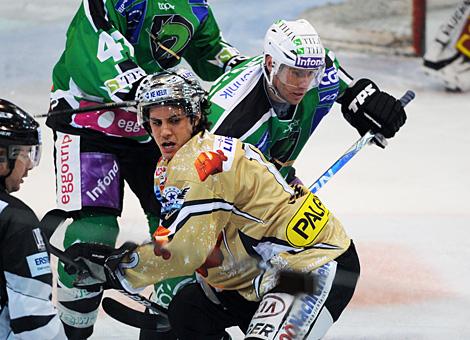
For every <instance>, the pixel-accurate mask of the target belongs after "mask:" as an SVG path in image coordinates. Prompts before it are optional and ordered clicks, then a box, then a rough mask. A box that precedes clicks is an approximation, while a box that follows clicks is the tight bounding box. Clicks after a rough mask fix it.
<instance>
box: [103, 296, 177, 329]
mask: <svg viewBox="0 0 470 340" xmlns="http://www.w3.org/2000/svg"><path fill="white" fill-rule="evenodd" d="M101 306H102V307H103V310H104V311H105V312H106V314H108V315H109V316H110V317H112V318H113V319H115V320H117V321H119V322H122V323H124V324H126V325H129V326H132V327H136V328H141V329H149V330H154V331H157V332H166V331H169V330H170V329H171V326H170V325H169V322H168V318H166V317H165V316H162V315H160V314H148V313H144V312H141V311H138V310H135V309H133V308H130V307H128V306H126V305H124V304H122V303H121V302H119V301H117V300H114V299H112V298H110V297H105V298H104V299H103V302H102V303H101Z"/></svg>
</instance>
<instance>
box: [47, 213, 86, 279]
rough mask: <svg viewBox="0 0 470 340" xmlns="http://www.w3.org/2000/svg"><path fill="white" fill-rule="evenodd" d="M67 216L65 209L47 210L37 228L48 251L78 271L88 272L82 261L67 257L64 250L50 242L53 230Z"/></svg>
mask: <svg viewBox="0 0 470 340" xmlns="http://www.w3.org/2000/svg"><path fill="white" fill-rule="evenodd" d="M67 218H69V214H68V213H67V212H66V211H64V210H61V209H52V210H50V211H48V212H47V213H46V214H45V215H44V217H43V218H42V219H41V222H39V229H40V230H41V231H42V233H43V235H44V236H45V241H44V242H45V243H46V248H47V250H48V251H49V253H51V254H52V255H54V256H56V257H57V258H58V259H59V260H60V261H61V262H62V263H64V264H67V265H70V266H72V267H74V268H76V269H77V270H78V271H82V272H88V271H89V270H88V268H87V267H86V265H85V264H84V263H83V262H81V261H78V262H77V261H74V260H73V259H71V258H69V257H68V256H67V255H66V254H65V252H64V251H62V250H60V249H59V248H57V247H55V246H54V245H53V244H52V243H51V237H52V235H54V232H55V231H56V230H57V228H58V227H60V226H61V225H62V223H63V222H64V221H65V220H66V219H67Z"/></svg>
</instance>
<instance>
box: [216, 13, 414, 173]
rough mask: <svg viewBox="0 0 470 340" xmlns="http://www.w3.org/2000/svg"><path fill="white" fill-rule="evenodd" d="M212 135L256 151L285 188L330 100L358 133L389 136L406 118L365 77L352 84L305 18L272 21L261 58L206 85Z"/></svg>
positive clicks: (385, 95)
mask: <svg viewBox="0 0 470 340" xmlns="http://www.w3.org/2000/svg"><path fill="white" fill-rule="evenodd" d="M209 98H210V100H211V102H212V103H213V105H212V108H211V114H210V115H209V120H210V121H211V122H212V123H213V125H212V130H211V132H213V133H216V134H219V135H224V136H231V137H237V138H240V139H241V140H242V141H244V142H247V143H251V144H253V145H255V146H257V147H258V148H259V149H260V150H261V151H262V152H263V154H264V155H265V156H266V158H267V159H268V160H269V161H271V162H272V163H274V164H275V165H276V167H277V168H278V169H279V170H280V172H281V173H282V174H283V175H284V176H286V177H287V180H288V182H291V181H295V180H297V178H296V177H295V170H294V168H293V167H292V165H293V163H294V161H295V160H296V159H297V157H298V155H299V153H300V151H301V150H302V148H303V147H304V146H305V144H306V143H307V141H308V139H309V137H310V136H311V135H312V133H313V132H314V131H315V129H316V128H317V126H318V124H319V123H320V121H321V120H322V119H323V117H324V116H325V115H326V114H328V112H329V111H330V110H331V107H332V106H333V104H334V103H335V102H338V103H340V104H341V110H342V112H343V114H344V117H345V118H346V120H347V121H349V123H350V124H351V125H352V126H354V127H355V128H356V129H357V130H358V131H359V133H360V134H361V135H363V134H364V133H366V132H367V131H368V130H369V129H372V130H374V131H377V132H380V133H382V134H383V135H384V136H385V137H386V138H390V137H393V136H394V135H395V133H396V132H397V131H398V130H399V128H400V127H401V126H402V125H403V124H404V122H405V119H406V114H405V111H404V109H403V107H402V106H401V104H400V102H399V101H398V100H397V99H395V98H394V97H393V96H391V95H389V94H388V93H385V92H383V91H380V89H379V88H378V87H377V85H376V84H374V83H373V82H372V81H371V80H369V79H359V80H357V81H353V79H352V78H351V77H350V76H349V75H348V74H346V72H345V71H344V70H343V69H342V68H341V67H340V64H339V62H338V60H337V59H336V57H335V54H334V53H333V52H332V51H330V50H328V49H326V48H324V47H323V45H322V43H321V41H320V37H319V36H318V34H317V32H316V31H315V29H314V28H313V27H312V25H310V23H308V22H307V21H306V20H297V21H284V20H280V21H277V22H276V23H274V24H273V25H272V26H271V27H270V28H269V30H268V31H267V33H266V36H265V41H264V54H263V55H260V56H256V57H253V58H251V59H249V60H247V61H246V62H244V63H242V64H240V65H238V66H237V67H235V68H233V69H232V70H231V71H230V72H228V73H227V74H225V75H224V76H222V77H221V78H219V79H218V80H217V82H216V83H215V84H214V85H213V87H212V89H211V92H210V97H209Z"/></svg>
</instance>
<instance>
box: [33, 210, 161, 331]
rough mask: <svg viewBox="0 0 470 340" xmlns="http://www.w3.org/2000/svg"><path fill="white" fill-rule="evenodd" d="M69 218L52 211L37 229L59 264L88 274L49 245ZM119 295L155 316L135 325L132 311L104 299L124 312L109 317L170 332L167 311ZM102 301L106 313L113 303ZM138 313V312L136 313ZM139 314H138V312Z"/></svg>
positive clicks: (139, 298)
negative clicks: (129, 314) (121, 308)
mask: <svg viewBox="0 0 470 340" xmlns="http://www.w3.org/2000/svg"><path fill="white" fill-rule="evenodd" d="M67 218H69V215H68V213H67V212H65V211H63V210H60V209H53V210H50V211H48V212H47V213H46V214H45V215H44V217H43V218H42V220H41V222H40V223H39V229H40V230H41V231H42V233H43V235H44V236H45V237H44V243H45V244H46V248H47V249H48V251H49V253H51V254H52V255H54V256H56V257H57V258H58V259H59V260H60V261H61V262H63V263H64V264H67V265H70V266H72V267H74V268H76V269H77V271H78V272H81V273H90V270H89V269H88V267H87V266H86V264H85V263H84V262H82V261H74V260H73V259H71V258H70V257H68V256H67V254H66V253H65V252H64V251H62V250H60V249H59V248H57V247H55V246H54V245H53V244H51V242H50V239H51V237H52V235H53V234H54V232H55V231H56V230H57V228H58V227H59V226H61V225H62V223H63V222H64V221H65V220H66V219H67ZM118 291H119V292H120V293H122V294H124V295H125V296H127V297H128V298H130V299H131V300H134V301H136V302H137V303H139V304H141V305H143V306H145V307H147V308H148V309H150V310H151V311H152V312H154V313H156V314H144V313H142V314H143V315H142V316H139V322H138V323H136V322H134V319H133V318H129V317H127V314H128V313H126V312H127V310H133V309H131V308H129V307H127V306H125V305H123V304H121V303H119V302H117V301H114V300H112V299H111V298H105V299H104V300H112V301H114V302H115V304H120V305H122V306H124V309H125V310H124V311H123V314H120V313H114V315H110V316H112V317H113V318H115V319H117V320H118V321H121V322H123V323H126V324H128V325H130V326H134V327H138V328H145V329H153V330H158V331H161V332H165V331H168V330H170V326H169V322H168V317H167V315H166V313H167V310H166V309H165V308H163V307H161V306H160V305H158V304H156V303H155V302H153V301H150V300H149V299H147V298H145V297H143V296H142V295H139V294H130V293H128V292H126V291H124V290H118ZM104 300H103V309H104V310H105V311H106V312H107V309H106V306H109V305H111V307H110V308H111V309H112V305H113V303H110V302H106V303H104ZM136 312H138V311H136ZM107 313H108V312H107ZM139 313H140V312H139Z"/></svg>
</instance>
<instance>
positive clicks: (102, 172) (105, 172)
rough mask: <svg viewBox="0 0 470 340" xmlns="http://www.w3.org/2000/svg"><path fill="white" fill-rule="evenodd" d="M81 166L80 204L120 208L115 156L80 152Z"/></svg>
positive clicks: (118, 179) (118, 178)
mask: <svg viewBox="0 0 470 340" xmlns="http://www.w3.org/2000/svg"><path fill="white" fill-rule="evenodd" d="M80 162H81V166H82V174H81V179H82V205H83V206H88V207H90V206H91V207H106V208H114V209H119V210H121V206H120V203H121V200H120V196H119V192H120V190H119V188H120V185H119V184H120V172H119V166H118V163H117V160H116V158H115V157H114V156H113V155H110V154H103V153H98V152H85V153H81V154H80Z"/></svg>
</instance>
